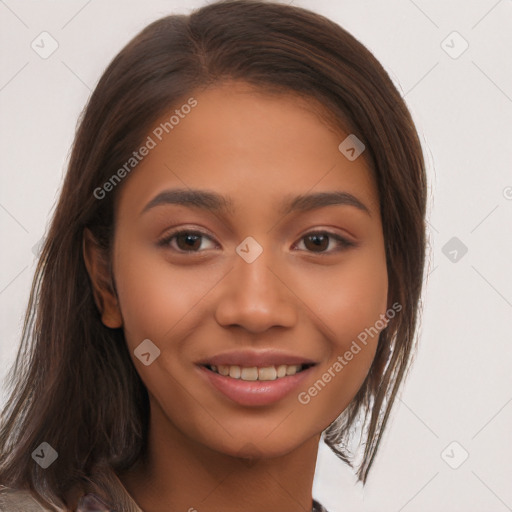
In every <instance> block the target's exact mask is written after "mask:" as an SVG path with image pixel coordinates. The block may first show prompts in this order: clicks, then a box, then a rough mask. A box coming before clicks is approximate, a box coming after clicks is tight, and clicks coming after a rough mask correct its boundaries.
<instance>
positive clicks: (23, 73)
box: [0, 0, 512, 512]
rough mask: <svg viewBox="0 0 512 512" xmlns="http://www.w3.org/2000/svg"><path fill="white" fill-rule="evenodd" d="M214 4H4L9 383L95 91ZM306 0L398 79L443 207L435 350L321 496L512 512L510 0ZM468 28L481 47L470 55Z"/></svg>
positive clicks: (424, 354)
mask: <svg viewBox="0 0 512 512" xmlns="http://www.w3.org/2000/svg"><path fill="white" fill-rule="evenodd" d="M204 3H205V2H204V1H187V2H185V1H183V0H174V1H163V0H162V1H157V0H145V1H144V2H142V1H138V2H131V3H128V2H123V1H121V0H115V1H108V2H105V1H103V2H102V1H99V0H89V1H87V0H80V1H75V0H73V1H70V0H65V1H64V0H51V1H50V0H47V1H40V0H39V1H35V0H32V1H21V0H18V1H16V0H6V1H0V17H1V21H0V38H1V41H0V44H1V48H2V54H1V58H2V66H1V68H0V108H1V117H0V133H1V140H0V163H1V189H0V229H1V240H2V250H1V252H0V315H1V317H0V320H1V321H0V326H1V336H0V351H1V355H0V378H3V377H4V376H5V374H6V372H7V368H8V367H9V365H10V364H11V362H12V361H13V358H14V356H15V353H16V349H17V345H18V343H19V336H20V330H21V325H22V319H23V314H24V308H25V305H26V302H27V299H28V293H29V288H30V283H31V278H32V275H33V272H34V269H35V261H36V258H35V254H34V253H37V244H38V241H39V240H40V239H41V237H42V236H43V234H44V232H45V229H46V226H47V223H48V221H49V219H50V215H51V212H52V210H53V206H54V202H55V200H56V198H57V195H58V191H59V189H60V185H61V182H62V177H63V173H64V170H65V165H66V161H67V158H68V152H69V148H70V146H71V143H72V138H73V133H74V129H75V125H76V120H77V118H78V115H79V113H80V111H81V109H82V108H83V106H84V105H85V102H86V100H87V98H88V96H89V94H90V92H91V90H92V89H93V87H94V86H95V84H96V82H97V80H98V79H99V77H100V75H101V73H102V71H103V70H104V68H105V67H106V65H107V64H108V63H109V62H110V60H111V58H112V57H113V56H114V55H115V54H116V53H117V52H118V51H119V50H120V49H121V48H122V47H123V46H124V45H125V44H126V43H127V42H128V40H129V39H131V38H132V37H133V36H134V35H135V34H136V33H137V32H138V31H139V30H140V29H142V28H143V27H144V26H146V25H147V24H148V23H149V22H151V21H153V20H155V19H156V18H159V17H161V16H163V15H166V14H169V13H171V12H183V13H186V12H188V11H190V10H191V9H192V8H194V7H197V6H200V5H204ZM287 3H290V2H287ZM293 3H294V4H295V5H298V6H302V7H306V8H310V9H312V10H315V11H317V12H319V13H322V14H324V15H326V16H328V17H330V18H331V19H333V20H334V21H336V22H338V23H339V24H340V25H342V26H343V27H344V28H346V29H347V30H348V31H349V32H351V33H352V34H353V35H354V36H355V37H356V38H358V39H359V40H360V41H361V42H362V43H363V44H365V45H366V46H367V47H368V48H369V49H370V50H371V51H372V52H373V53H374V55H375V56H376V57H377V58H378V59H379V60H380V61H381V63H382V64H383V65H384V67H385V68H386V70H387V71H388V72H389V73H390V75H391V77H392V79H393V81H394V82H395V84H396V85H397V87H398V88H399V90H400V91H401V92H402V95H403V96H404V97H405V100H406V102H407V104H408V106H409V108H410V110H411V112H412V114H413V117H414V120H415V122H416V124H417V127H418V131H419V133H420V137H421V139H422V144H423V147H424V150H425V154H426V158H427V163H428V172H429V180H430V197H431V198H430V206H429V209H430V213H429V226H430V233H429V236H430V254H429V269H428V278H427V279H426V288H425V293H424V297H423V300H424V313H423V318H422V329H421V333H420V334H421V342H420V348H419V351H418V353H417V357H416V362H415V365H414V366H413V369H412V372H411V374H410V378H409V380H408V381H407V384H406V386H405V388H404V390H403V393H402V395H401V397H400V399H399V400H398V402H397V407H396V410H395V414H394V415H393V418H392V422H391V424H390V428H389V430H388V432H387V433H386V435H385V437H384V440H383V444H382V448H381V451H380V453H379V456H378V457H377V461H376V464H375V466H374V470H373V473H372V474H371V476H370V480H369V482H368V484H367V486H366V487H365V488H364V489H363V488H362V487H361V486H359V485H354V478H353V476H352V474H351V473H350V471H349V470H348V469H347V468H346V467H344V466H343V464H341V463H340V462H339V461H338V460H337V459H336V458H335V456H334V455H333V454H332V453H331V452H330V450H329V449H328V448H326V447H325V446H321V450H320V453H319V459H318V471H317V476H316V478H315V486H314V495H315V497H316V498H317V499H319V500H320V501H321V502H322V503H323V504H324V505H325V506H326V507H327V508H328V509H329V511H332V512H341V511H342V510H343V511H379V512H387V511H393V512H398V511H402V510H403V511H406V512H413V511H418V512H419V511H433V510H435V511H436V512H442V511H450V512H454V511H464V512H475V511H485V512H491V511H496V512H501V511H505V510H512V487H511V486H510V480H511V476H512V449H511V442H510V432H511V426H512V403H511V402H512V386H511V384H512V372H511V371H510V363H511V362H512V361H511V359H512V357H511V356H512V346H511V343H510V326H511V318H512V272H510V270H509V269H510V262H511V261H512V240H511V239H512V229H511V225H512V223H511V221H512V171H511V169H512V166H511V163H512V149H511V148H512V144H511V143H510V141H511V136H512V1H511V0H500V1H496V0H485V1H484V0H482V1H476V0H472V1H462V0H458V1H451V2H445V1H427V0H415V1H412V0H396V1H389V2H382V1H381V2H378V1H377V0H371V1H370V0H368V1H356V0H343V1H328V0H317V1H313V0H295V1H294V2H293ZM43 31H47V32H49V33H50V34H51V36H52V37H53V38H54V39H55V40H56V41H57V42H58V45H59V46H58V49H57V50H56V51H55V53H53V54H52V55H51V56H50V57H49V58H47V59H42V58H41V57H40V56H39V55H38V54H37V53H36V52H35V51H34V50H33V49H32V48H31V43H32V41H34V40H35V41H36V43H37V42H38V41H40V39H38V37H39V34H40V33H41V32H43ZM453 31H456V32H458V33H459V34H460V36H461V37H462V38H463V39H464V40H466V41H467V43H468V44H469V47H468V48H467V50H466V51H465V52H464V53H462V54H461V55H460V56H457V54H458V53H460V51H461V50H462V49H463V47H464V46H463V45H464V42H463V40H462V39H461V37H459V36H457V35H453V34H452V32H453ZM443 41H445V42H444V43H443ZM46 48H48V46H46ZM450 53H451V56H450ZM454 56H457V58H453V57H454ZM453 237H456V239H455V240H452V238H453ZM446 244H448V245H446ZM464 247H466V248H467V253H466V254H464V255H462V254H463V251H464ZM454 251H455V252H454ZM0 400H1V401H2V402H3V401H4V400H5V386H1V387H0ZM506 434H507V436H506ZM453 442H455V443H456V444H451V443H453ZM466 452H467V453H468V454H469V457H468V458H467V460H465V461H464V462H462V461H463V459H464V456H465V455H466ZM458 465H459V467H458V468H457V469H453V467H455V466H458ZM451 466H453V467H451ZM507 482H509V484H507Z"/></svg>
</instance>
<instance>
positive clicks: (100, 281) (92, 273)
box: [82, 228, 123, 329]
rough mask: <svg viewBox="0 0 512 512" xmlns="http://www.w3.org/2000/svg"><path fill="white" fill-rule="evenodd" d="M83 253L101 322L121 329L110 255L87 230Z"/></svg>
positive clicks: (84, 236)
mask: <svg viewBox="0 0 512 512" xmlns="http://www.w3.org/2000/svg"><path fill="white" fill-rule="evenodd" d="M82 251H83V256H84V261H85V266H86V268H87V273H88V274H89V278H90V280H91V284H92V288H93V295H94V302H95V303H96V307H97V308H98V310H99V312H100V314H101V321H102V322H103V324H104V325H106V326H107V327H110V328H112V329H115V328H118V327H121V326H122V325H123V319H122V316H121V310H120V308H119V302H118V300H117V294H116V292H115V289H114V286H113V281H112V276H111V273H110V265H109V259H108V255H107V254H106V252H105V249H103V248H102V247H100V245H99V244H98V242H97V241H96V239H95V238H94V235H93V234H92V233H91V231H90V230H89V229H87V228H85V229H84V233H83V238H82Z"/></svg>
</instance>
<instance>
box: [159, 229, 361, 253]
mask: <svg viewBox="0 0 512 512" xmlns="http://www.w3.org/2000/svg"><path fill="white" fill-rule="evenodd" d="M184 234H187V235H196V236H200V237H204V238H208V239H209V240H211V241H212V242H214V240H213V239H212V238H211V237H210V236H209V235H207V234H206V233H203V232H202V231H197V230H193V229H180V230H176V231H173V232H171V233H168V234H166V235H164V236H163V237H162V238H161V239H160V240H159V241H158V245H159V246H160V247H166V246H167V248H170V249H171V250H173V251H176V252H178V253H179V254H199V253H201V252H203V251H183V250H181V249H174V248H171V247H170V242H171V241H172V240H173V239H174V238H176V237H177V236H179V235H184ZM312 235H323V236H328V237H330V238H333V239H334V240H336V241H337V242H338V247H337V249H335V250H330V251H320V252H315V251H307V252H309V253H311V254H318V255H320V256H322V255H328V254H334V253H337V252H340V251H342V250H344V249H348V248H350V247H355V246H356V245H357V244H356V243H355V242H352V241H350V240H347V239H346V238H344V237H342V236H339V235H337V234H336V233H333V232H331V231H325V230H320V231H310V232H309V233H306V234H305V235H303V236H302V237H301V238H300V241H302V240H303V239H304V238H307V237H308V236H312Z"/></svg>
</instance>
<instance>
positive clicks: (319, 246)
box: [299, 231, 356, 254]
mask: <svg viewBox="0 0 512 512" xmlns="http://www.w3.org/2000/svg"><path fill="white" fill-rule="evenodd" d="M302 240H304V247H305V250H306V251H307V252H313V253H317V254H331V253H334V252H338V251H341V250H343V249H347V248H349V247H353V246H355V245H356V244H355V243H354V242H351V241H349V240H347V239H345V238H343V237H341V236H339V235H337V234H335V233H330V232H327V231H318V232H313V233H308V234H307V235H305V236H303V237H302V238H301V241H302ZM333 240H334V242H335V243H334V249H330V250H328V248H329V246H330V245H331V241H333ZM299 245H300V244H299Z"/></svg>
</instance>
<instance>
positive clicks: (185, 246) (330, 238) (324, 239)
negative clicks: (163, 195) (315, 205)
mask: <svg viewBox="0 0 512 512" xmlns="http://www.w3.org/2000/svg"><path fill="white" fill-rule="evenodd" d="M203 239H205V240H209V241H210V242H211V245H212V246H211V247H209V248H210V249H212V248H215V243H214V242H213V240H212V238H211V237H210V236H208V235H207V234H205V233H202V232H201V231H176V232H174V233H170V234H168V235H166V236H165V237H164V238H163V239H162V240H160V242H159V245H160V246H165V247H170V248H171V249H173V250H176V251H178V252H184V253H186V252H189V253H193V252H202V251H201V250H200V249H201V248H202V241H203ZM300 241H301V242H302V241H304V244H303V245H304V247H305V248H306V249H305V250H306V251H308V252H313V253H317V254H324V253H332V252H337V251H340V250H343V249H346V248H348V247H352V246H354V245H355V244H354V243H353V242H351V241H349V240H347V239H346V238H343V237H341V236H339V235H336V234H335V233H330V232H329V231H318V232H316V231H314V232H311V233H308V234H307V235H304V236H303V237H301V238H300ZM173 242H175V244H173ZM331 242H332V243H331ZM297 245H301V244H300V243H299V244H297ZM332 245H334V247H337V248H336V249H332ZM176 247H177V249H176ZM330 248H331V249H330ZM203 249H204V247H203ZM206 249H208V247H206ZM329 249H330V250H329ZM300 250H304V249H300Z"/></svg>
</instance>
